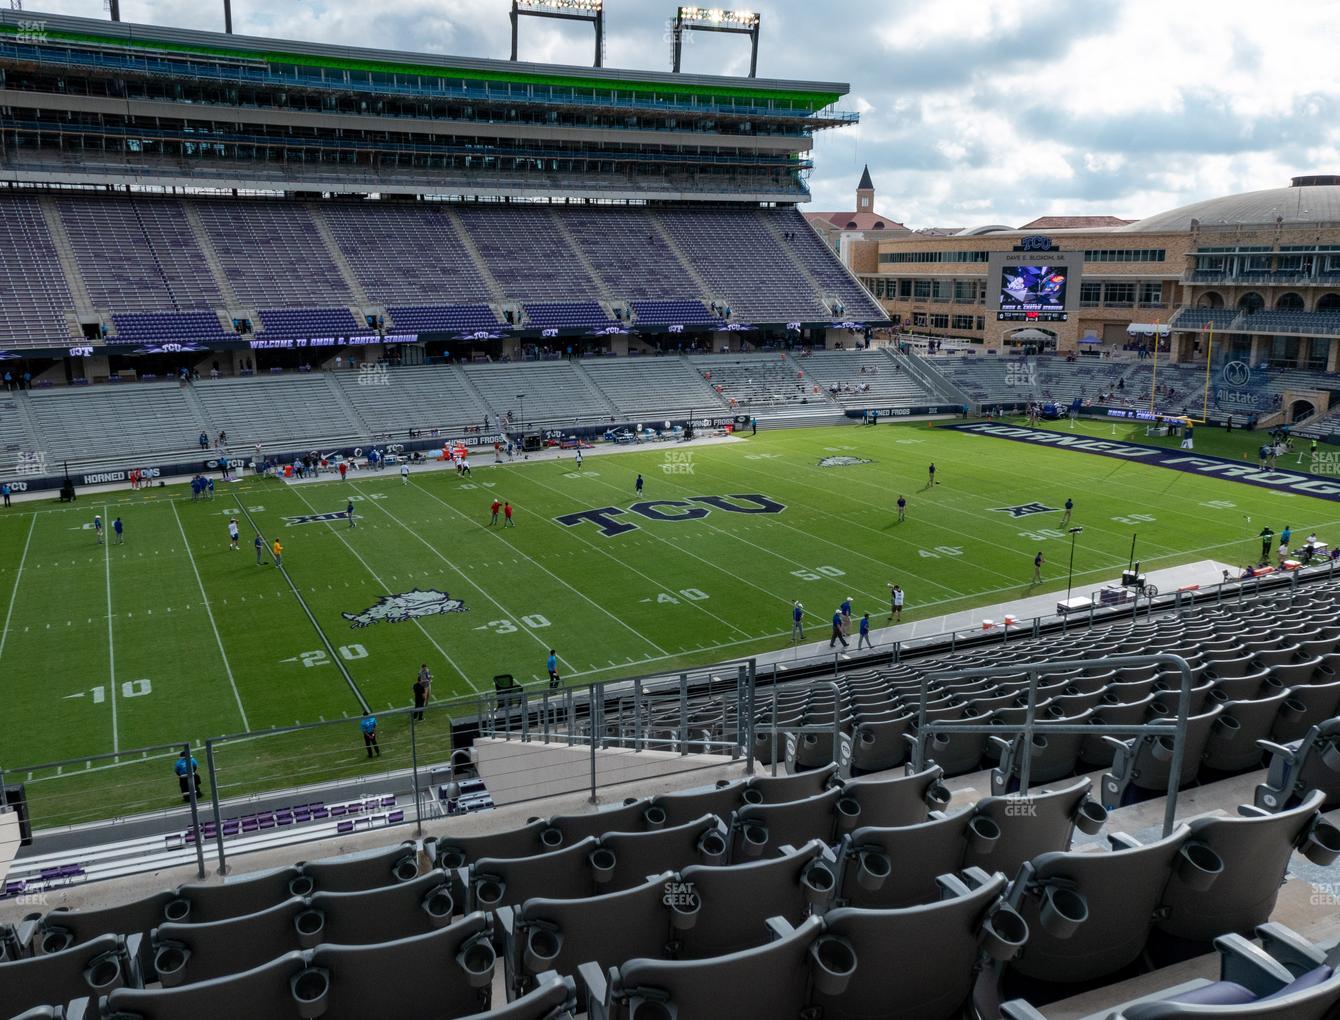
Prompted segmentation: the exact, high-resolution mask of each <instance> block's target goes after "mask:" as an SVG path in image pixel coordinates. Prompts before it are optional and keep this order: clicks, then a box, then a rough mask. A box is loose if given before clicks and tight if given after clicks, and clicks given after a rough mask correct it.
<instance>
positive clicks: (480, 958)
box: [456, 935, 498, 988]
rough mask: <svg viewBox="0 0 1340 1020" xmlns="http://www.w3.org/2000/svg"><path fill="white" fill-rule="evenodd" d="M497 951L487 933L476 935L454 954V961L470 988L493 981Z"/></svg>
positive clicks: (489, 983) (483, 985) (482, 986)
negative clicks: (462, 972) (463, 973)
mask: <svg viewBox="0 0 1340 1020" xmlns="http://www.w3.org/2000/svg"><path fill="white" fill-rule="evenodd" d="M497 961H498V957H497V953H495V952H494V950H493V945H492V944H491V943H490V942H489V939H488V936H487V935H476V936H475V937H474V938H472V939H470V940H469V941H468V942H466V944H465V945H464V946H462V947H461V951H460V952H459V953H457V954H456V963H457V964H458V965H459V966H460V968H461V970H463V971H465V980H466V982H467V983H468V984H469V985H470V987H471V988H484V987H486V986H488V985H491V984H492V983H493V968H494V966H495V965H496V964H497Z"/></svg>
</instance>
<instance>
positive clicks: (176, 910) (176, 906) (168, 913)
mask: <svg viewBox="0 0 1340 1020" xmlns="http://www.w3.org/2000/svg"><path fill="white" fill-rule="evenodd" d="M190 916H191V901H190V900H183V899H175V900H168V902H167V905H166V906H165V907H163V920H165V921H169V922H171V923H172V924H180V923H181V922H183V921H185V920H186V919H187V918H188V917H190Z"/></svg>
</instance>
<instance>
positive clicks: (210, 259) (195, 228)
mask: <svg viewBox="0 0 1340 1020" xmlns="http://www.w3.org/2000/svg"><path fill="white" fill-rule="evenodd" d="M181 209H182V215H184V216H185V217H186V222H187V223H189V224H190V225H191V232H192V233H193V234H194V235H195V243H196V244H197V245H199V246H200V254H202V255H203V256H204V257H205V264H206V265H208V266H209V271H210V274H211V275H212V276H213V277H214V283H215V286H217V287H218V288H219V293H220V294H222V295H223V299H224V300H225V301H226V302H227V303H228V307H229V308H230V309H233V310H235V311H239V312H240V311H241V306H242V302H241V301H239V300H238V297H237V294H236V292H235V291H234V290H233V285H232V282H231V281H230V280H229V279H228V271H227V270H226V269H224V268H223V263H222V262H221V261H220V260H219V253H218V252H217V251H215V250H214V242H213V241H211V240H210V236H209V231H208V230H206V229H205V224H204V221H203V220H201V218H200V208H199V206H197V205H196V203H194V202H183V203H181ZM252 321H253V322H255V321H256V318H254V317H253V318H252Z"/></svg>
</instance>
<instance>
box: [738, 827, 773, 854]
mask: <svg viewBox="0 0 1340 1020" xmlns="http://www.w3.org/2000/svg"><path fill="white" fill-rule="evenodd" d="M741 835H742V836H743V837H744V846H743V847H742V849H743V851H744V855H745V856H746V857H761V856H762V855H763V851H764V849H766V847H767V845H768V827H767V826H766V825H764V824H762V823H761V822H745V823H744V828H743V829H742V830H741Z"/></svg>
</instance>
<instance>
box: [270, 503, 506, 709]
mask: <svg viewBox="0 0 1340 1020" xmlns="http://www.w3.org/2000/svg"><path fill="white" fill-rule="evenodd" d="M293 494H294V495H295V496H297V497H298V498H299V499H300V500H302V501H303V504H304V505H305V506H306V507H307V509H308V510H309V511H310V512H311V513H316V507H314V506H312V504H311V503H310V502H308V500H307V497H306V496H304V495H303V494H302V490H301V489H299V488H297V487H294V489H293ZM326 530H327V531H329V532H330V533H331V534H332V535H334V536H335V537H336V538H338V539H339V540H340V542H342V543H343V544H344V547H345V548H346V549H348V550H349V551H350V552H351V553H353V554H354V559H356V560H358V562H359V563H361V564H363V569H364V570H366V571H367V572H368V574H369V575H370V576H371V577H372V579H373V580H374V581H376V582H377V583H378V584H379V585H381V586H382V587H383V588H385V589H386V592H387V593H388V594H389V593H390V591H391V589H390V588H389V587H388V586H387V584H386V582H385V581H383V580H382V579H381V578H380V577H378V576H377V572H376V571H375V570H373V569H372V567H370V566H369V565H368V561H367V560H365V559H363V557H362V556H360V555H359V553H358V550H357V549H355V548H354V547H353V546H352V545H350V544H349V541H348V539H347V538H345V536H344V535H343V534H342V532H344V531H346V530H348V529H347V528H336V527H335V522H334V521H327V522H326ZM499 608H501V607H499ZM308 615H311V614H310V612H309V614H308ZM411 622H413V624H414V626H416V627H418V628H419V633H420V634H422V635H423V636H424V637H426V638H427V639H428V642H429V643H430V644H431V645H432V646H433V647H434V648H436V649H437V651H438V654H440V655H441V656H442V658H443V659H445V660H446V662H447V665H449V666H450V667H451V668H452V669H454V670H455V671H456V672H457V673H459V674H460V676H461V679H462V680H464V681H465V682H466V683H467V684H469V685H470V688H471V689H472V690H473V691H474V692H475V693H476V694H480V693H483V691H482V689H481V688H480V687H479V686H478V685H476V684H475V682H474V681H473V680H471V679H470V677H469V674H467V673H466V672H465V670H463V669H461V667H460V666H458V665H457V664H456V660H455V659H453V658H452V657H451V656H450V655H448V654H447V650H446V649H445V648H443V647H442V646H441V645H440V644H438V643H437V641H435V640H434V639H433V635H431V634H429V633H428V631H427V630H426V629H424V626H423V624H422V623H421V622H420V621H419V620H413V621H411ZM312 624H313V625H315V624H316V620H315V619H313V620H312ZM317 629H318V630H319V629H320V628H319V627H318V628H317ZM321 636H322V638H323V639H324V638H325V633H324V632H323V633H322V635H321ZM327 645H328V646H329V642H328V643H327ZM330 654H331V658H335V650H334V649H333V648H331V649H330ZM338 665H340V668H341V669H343V668H344V666H343V664H342V663H339V664H338ZM346 675H348V674H347V673H346ZM352 682H353V681H352V680H351V681H350V683H352ZM359 700H360V701H362V697H361V696H360V697H359Z"/></svg>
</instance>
